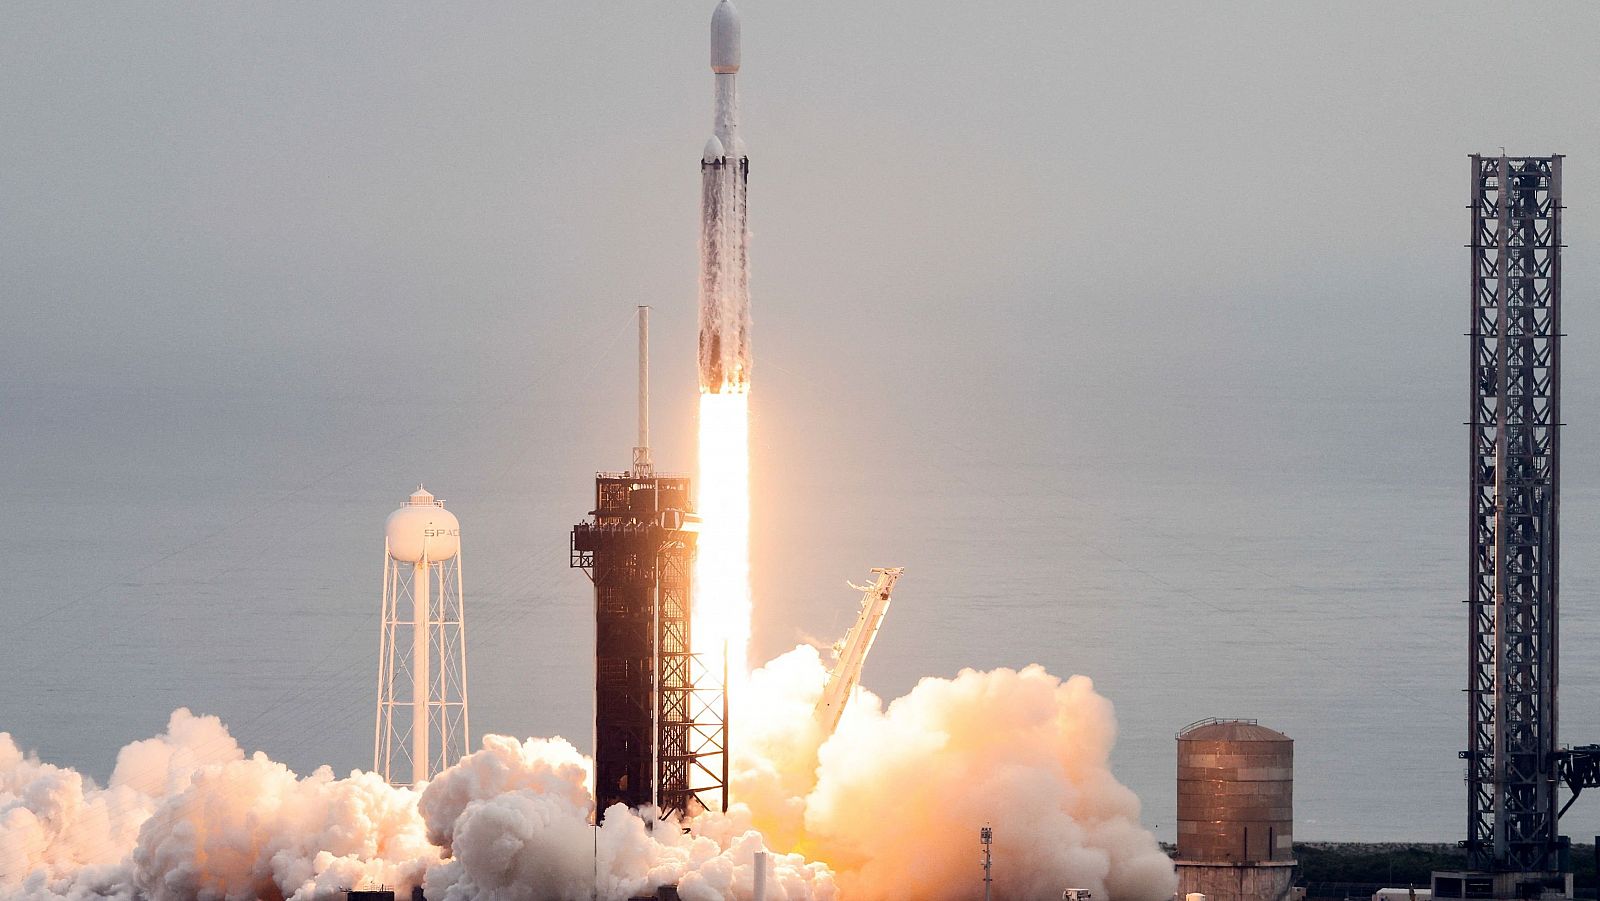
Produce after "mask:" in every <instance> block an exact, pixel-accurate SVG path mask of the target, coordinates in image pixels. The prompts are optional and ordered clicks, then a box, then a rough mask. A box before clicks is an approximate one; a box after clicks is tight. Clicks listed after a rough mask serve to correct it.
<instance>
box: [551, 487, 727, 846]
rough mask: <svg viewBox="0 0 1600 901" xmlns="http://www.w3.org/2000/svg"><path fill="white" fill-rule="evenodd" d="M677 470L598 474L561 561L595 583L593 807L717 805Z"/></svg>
mask: <svg viewBox="0 0 1600 901" xmlns="http://www.w3.org/2000/svg"><path fill="white" fill-rule="evenodd" d="M689 496H690V495H689V479H688V477H686V476H670V475H656V474H653V473H652V474H650V475H643V474H635V473H626V472H620V473H605V472H602V473H599V474H598V475H597V476H596V477H595V509H594V511H593V520H592V521H591V522H584V523H579V524H578V525H576V526H574V527H573V530H572V554H571V565H572V566H573V567H576V568H581V569H583V570H584V571H585V572H586V573H587V574H588V575H589V578H590V580H591V581H593V582H594V590H595V755H594V765H595V779H594V785H595V803H596V805H597V811H596V815H597V816H599V815H603V814H604V812H605V809H606V808H607V807H609V806H610V805H612V804H615V803H617V802H621V803H623V804H626V805H627V806H629V807H633V808H639V807H647V806H653V807H655V808H656V809H657V811H658V812H659V815H660V816H662V817H666V816H669V815H672V814H679V815H682V814H691V813H695V812H698V811H699V810H701V809H714V810H726V809H727V798H728V794H727V774H726V772H725V770H724V768H723V765H724V763H725V761H726V755H725V754H724V750H725V749H726V747H727V713H726V710H725V709H723V707H722V705H721V703H720V701H718V700H714V699H720V698H721V697H722V686H721V685H720V684H709V683H707V682H706V680H704V679H698V680H697V679H696V676H695V666H696V658H695V656H694V654H693V653H692V651H691V650H690V649H691V647H692V645H691V644H690V638H691V632H690V622H691V619H690V611H691V606H690V597H691V595H690V585H691V583H690V574H691V573H692V572H693V561H694V550H695V530H694V527H693V522H692V520H690V519H689V517H688V516H687V513H688V510H689V509H690V507H689V503H690V501H689Z"/></svg>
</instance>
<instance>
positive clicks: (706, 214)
mask: <svg viewBox="0 0 1600 901" xmlns="http://www.w3.org/2000/svg"><path fill="white" fill-rule="evenodd" d="M711 71H712V72H714V73H715V78H716V107H715V109H716V113H715V131H713V133H712V135H711V140H709V141H707V142H706V151H705V153H704V154H703V155H702V156H701V158H700V180H701V201H700V390H701V391H702V392H708V393H711V394H723V393H743V392H745V391H748V390H749V388H750V262H749V252H748V246H749V240H748V238H749V233H748V230H747V229H746V214H745V187H746V183H747V182H748V180H749V176H750V158H749V157H748V156H746V155H745V151H744V140H743V139H741V138H740V137H739V88H738V85H737V83H736V82H735V79H736V78H738V77H739V76H738V73H739V12H738V10H736V9H734V7H733V4H732V3H731V2H729V0H721V2H720V3H718V4H717V9H716V12H714V13H712V14H711Z"/></svg>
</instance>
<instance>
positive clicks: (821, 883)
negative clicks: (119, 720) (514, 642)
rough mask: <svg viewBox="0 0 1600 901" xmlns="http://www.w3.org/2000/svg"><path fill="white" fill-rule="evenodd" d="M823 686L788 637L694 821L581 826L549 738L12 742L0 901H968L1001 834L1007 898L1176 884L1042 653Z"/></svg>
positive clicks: (585, 802) (1099, 730) (197, 727)
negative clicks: (322, 746)
mask: <svg viewBox="0 0 1600 901" xmlns="http://www.w3.org/2000/svg"><path fill="white" fill-rule="evenodd" d="M826 681H827V669H826V667H825V666H823V664H822V661H821V659H820V658H819V657H818V655H817V652H816V651H815V650H814V649H812V648H810V647H807V646H802V647H799V648H796V649H795V650H793V651H791V652H790V653H788V654H785V655H783V656H782V657H779V658H777V659H776V660H773V661H772V662H770V663H768V664H767V665H766V666H764V667H762V668H761V669H758V670H756V671H755V672H753V673H751V674H750V675H749V681H748V685H747V687H746V692H747V695H748V697H747V704H746V706H747V708H748V711H747V712H746V713H745V714H744V715H743V718H742V719H741V721H740V723H741V735H743V736H744V737H743V739H742V740H741V741H740V742H739V744H738V745H737V746H736V748H735V751H734V757H733V761H732V763H733V768H732V769H733V781H734V784H735V787H736V788H737V790H738V795H739V797H740V798H741V799H743V800H741V801H738V802H735V804H734V805H733V807H732V808H731V809H730V810H729V811H728V812H727V813H726V814H723V813H717V812H711V813H705V814H702V815H700V816H699V817H696V818H694V819H693V820H691V821H690V822H689V823H688V824H687V825H688V831H687V832H681V831H679V830H677V829H672V828H661V827H660V826H658V827H657V828H655V829H649V828H647V826H646V824H645V821H644V820H643V819H642V818H641V817H640V816H639V815H638V814H637V813H635V812H633V811H630V810H628V809H626V808H625V807H623V806H622V805H620V804H618V805H614V806H613V807H612V808H611V809H609V810H607V811H605V812H604V814H603V818H602V820H601V823H600V825H599V827H598V829H597V828H596V827H593V826H591V825H590V824H589V822H588V816H589V797H590V795H589V788H590V787H589V785H588V773H589V771H590V761H589V760H588V758H586V757H585V756H584V755H582V754H581V753H579V752H578V751H577V749H575V748H574V747H573V746H572V745H571V744H569V743H567V742H566V741H564V740H562V739H560V738H554V739H548V740H547V739H528V740H527V741H518V740H516V739H513V738H509V737H506V736H500V735H489V736H485V737H484V739H483V746H482V748H481V749H480V750H478V751H476V752H474V753H472V754H469V755H467V756H466V757H464V758H462V759H461V760H460V761H458V762H457V763H456V764H455V765H454V766H452V767H450V768H449V769H446V770H445V771H444V772H442V773H440V774H439V775H438V776H436V777H435V778H434V779H433V781H432V782H430V783H428V785H427V786H426V788H425V789H424V790H423V791H421V792H420V793H419V792H417V791H414V790H412V789H411V788H408V787H393V786H390V785H388V784H387V783H385V782H384V781H383V779H382V778H380V777H379V776H376V775H374V774H372V773H366V772H361V771H355V772H352V773H350V775H348V776H347V777H345V778H342V779H336V778H334V775H333V773H332V771H331V770H330V769H329V768H327V767H321V768H319V769H317V770H316V771H315V772H313V773H311V774H310V775H306V776H302V775H298V774H296V773H294V772H293V771H291V770H290V769H289V768H288V767H286V766H284V765H283V764H280V763H276V762H274V761H272V760H270V759H269V758H268V757H267V756H266V755H265V754H262V753H260V752H257V753H255V754H252V755H248V756H247V755H246V753H245V751H244V750H243V749H242V748H240V746H239V745H238V743H237V742H236V741H234V739H233V737H232V736H231V735H230V734H229V733H228V731H227V729H226V728H225V727H224V726H223V725H222V723H221V722H220V721H218V720H217V719H216V718H215V717H200V716H194V715H192V714H190V713H189V712H188V711H187V710H179V711H177V712H175V713H174V714H173V715H172V718H171V721H170V722H169V723H168V725H167V729H166V731H165V732H164V733H162V734H160V735H158V736H156V737H154V738H150V739H145V740H143V741H136V742H133V743H132V744H130V745H128V746H127V747H125V748H123V749H122V751H121V752H120V753H119V754H118V755H117V761H116V768H115V769H114V770H113V771H112V774H111V779H110V782H109V783H108V784H107V785H105V786H100V785H97V784H96V783H95V782H94V781H93V780H92V779H89V778H88V777H86V776H84V775H82V774H80V773H77V772H74V771H73V770H70V769H66V768H63V767H57V766H53V765H51V764H49V763H43V762H41V761H39V760H38V759H37V758H35V757H33V756H31V755H28V754H25V753H23V752H22V751H21V749H20V748H19V747H18V746H17V744H16V742H15V741H14V740H13V739H12V737H11V736H10V735H8V734H6V733H0V898H4V899H7V901H13V899H23V901H91V899H101V901H103V899H115V901H339V899H341V898H342V893H341V892H340V888H341V887H362V886H367V887H371V886H375V885H378V884H387V885H389V886H391V887H394V888H396V889H397V890H398V891H397V895H398V897H402V898H404V897H409V895H410V892H411V889H412V887H413V886H421V887H423V889H424V891H425V892H426V895H427V897H428V898H429V899H430V901H590V899H598V901H626V899H628V898H633V897H637V896H639V895H642V894H649V893H652V892H654V891H655V889H656V888H657V887H659V886H661V885H665V884H668V883H675V884H677V885H678V886H679V892H680V894H681V896H682V897H683V898H684V901H748V899H750V898H751V897H752V896H753V892H754V880H755V875H754V874H755V869H754V858H755V853H756V852H757V851H760V850H763V849H769V850H772V851H776V852H779V853H776V854H773V855H771V866H772V870H771V871H770V872H769V878H768V880H767V898H768V899H769V901H890V899H900V898H917V899H924V901H959V899H968V898H971V897H973V895H974V893H975V892H976V891H979V890H980V888H979V886H978V883H977V879H978V877H979V873H978V871H977V869H976V867H975V866H974V864H975V862H976V859H977V854H976V853H975V841H976V838H977V825H978V824H981V823H985V822H987V823H990V824H992V825H993V826H994V828H995V855H996V859H997V860H1001V861H1004V862H1005V865H1004V868H1003V869H1002V870H1001V871H1000V872H999V873H998V874H997V879H996V883H995V897H996V898H997V899H998V901H1031V899H1039V898H1058V897H1060V895H1061V890H1062V889H1063V888H1066V887H1069V886H1070V887H1075V888H1085V889H1089V890H1090V891H1091V892H1093V893H1094V897H1095V898H1096V899H1109V901H1165V899H1168V898H1170V897H1171V895H1172V892H1173V890H1174V889H1175V888H1176V887H1177V879H1176V877H1175V876H1174V875H1173V870H1172V862H1171V861H1170V860H1169V859H1168V858H1167V856H1166V855H1165V854H1164V853H1163V852H1162V851H1161V849H1160V847H1159V846H1158V845H1157V844H1156V841H1155V838H1154V836H1152V835H1151V834H1150V833H1149V832H1147V831H1146V830H1145V829H1144V828H1143V827H1141V826H1140V825H1139V801H1138V799H1137V798H1136V797H1134V795H1133V793H1132V792H1131V791H1129V790H1128V789H1127V788H1126V787H1124V786H1123V785H1121V784H1120V783H1119V782H1118V781H1117V780H1116V778H1115V777H1114V776H1113V775H1112V773H1111V770H1110V763H1109V756H1110V751H1111V746H1112V743H1113V740H1114V738H1115V734H1116V724H1115V721H1114V719H1113V716H1112V710H1111V704H1110V702H1109V701H1107V700H1106V699H1105V698H1102V697H1101V696H1099V695H1098V694H1096V693H1095V691H1094V686H1093V685H1092V684H1091V683H1090V681H1089V680H1088V679H1086V678H1084V677H1082V676H1074V677H1072V678H1071V679H1068V680H1066V681H1064V682H1063V681H1062V680H1060V679H1057V678H1055V677H1054V676H1051V675H1050V674H1048V673H1046V672H1045V671H1044V670H1043V669H1042V668H1040V667H1037V666H1031V667H1026V668H1024V669H1022V670H1006V669H1001V670H994V671H992V672H975V671H971V670H967V671H963V672H962V673H960V674H959V675H957V676H956V677H955V678H954V679H935V678H928V679H924V680H922V682H921V683H919V684H918V685H917V686H916V687H915V688H914V689H912V691H911V692H910V693H909V694H907V695H906V696H904V697H902V698H899V699H897V700H895V701H893V702H892V703H890V704H888V705H887V706H885V705H884V704H882V703H881V702H880V701H879V700H878V698H876V697H875V696H873V695H872V694H870V693H868V692H865V691H862V692H860V693H859V694H858V695H857V696H856V698H855V699H854V700H853V701H852V702H851V704H850V706H848V707H847V708H846V709H845V714H844V718H843V719H842V720H841V721H840V723H839V727H838V729H837V730H836V731H835V732H834V733H833V735H832V736H831V737H824V736H823V735H822V730H821V729H820V727H819V726H818V725H817V723H816V721H815V719H814V718H813V717H812V715H811V714H812V710H813V708H814V707H815V705H816V702H817V699H818V698H819V697H820V696H821V694H822V689H823V686H824V684H825V683H826Z"/></svg>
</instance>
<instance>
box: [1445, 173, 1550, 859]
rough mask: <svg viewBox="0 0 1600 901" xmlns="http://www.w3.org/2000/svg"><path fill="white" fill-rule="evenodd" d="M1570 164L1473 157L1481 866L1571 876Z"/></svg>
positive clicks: (1473, 771)
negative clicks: (1563, 448)
mask: <svg viewBox="0 0 1600 901" xmlns="http://www.w3.org/2000/svg"><path fill="white" fill-rule="evenodd" d="M1561 209H1562V207H1561V157H1560V156H1549V157H1506V156H1498V157H1491V156H1477V155H1474V156H1473V157H1472V206H1471V213H1472V243H1471V244H1470V247H1471V250H1472V282H1471V284H1472V331H1471V333H1470V337H1471V361H1470V384H1471V387H1470V391H1471V398H1472V401H1471V422H1470V423H1469V425H1470V432H1469V439H1468V441H1469V449H1468V453H1469V462H1468V465H1469V478H1470V480H1471V486H1472V487H1471V496H1470V501H1469V504H1470V506H1469V510H1468V529H1469V532H1468V534H1469V546H1468V567H1469V583H1468V586H1469V587H1468V596H1467V604H1468V611H1469V612H1468V629H1469V643H1468V652H1467V654H1468V683H1467V697H1468V729H1467V750H1465V751H1463V752H1461V757H1462V758H1463V759H1464V760H1465V761H1466V763H1467V774H1466V781H1467V839H1466V841H1465V842H1464V845H1465V847H1466V850H1467V861H1468V864H1467V865H1468V867H1470V868H1472V869H1474V870H1480V871H1485V872H1491V873H1529V874H1534V873H1552V872H1559V870H1560V869H1561V849H1562V847H1563V844H1564V842H1563V840H1562V839H1561V837H1560V836H1559V835H1558V834H1557V832H1558V830H1557V819H1558V809H1557V804H1556V800H1557V799H1556V787H1557V784H1558V776H1557V761H1558V753H1557V751H1558V749H1557V743H1556V741H1557V740H1556V727H1557V715H1556V714H1557V710H1556V687H1557V667H1556V662H1557V661H1556V656H1557V620H1556V614H1557V588H1558V583H1557V571H1558V570H1557V563H1558V551H1559V541H1558V538H1559V532H1558V523H1559V513H1560V506H1559V505H1560V464H1559V461H1560V453H1559V451H1560V429H1559V426H1560V421H1561V419H1560V396H1561V391H1560V388H1561V381H1560V362H1561V356H1560V338H1561Z"/></svg>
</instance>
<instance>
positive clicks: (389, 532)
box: [383, 488, 461, 563]
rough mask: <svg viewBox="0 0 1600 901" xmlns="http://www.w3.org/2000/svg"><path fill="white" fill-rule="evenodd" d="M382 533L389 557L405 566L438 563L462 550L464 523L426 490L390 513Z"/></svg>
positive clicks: (419, 492)
mask: <svg viewBox="0 0 1600 901" xmlns="http://www.w3.org/2000/svg"><path fill="white" fill-rule="evenodd" d="M383 532H384V537H385V538H386V539H388V543H389V556H391V557H393V558H394V559H396V560H399V561H400V562H402V563H421V562H422V561H423V560H424V559H426V560H427V561H428V562H429V563H439V562H442V561H445V560H449V559H450V558H452V557H454V556H455V555H456V554H457V553H459V552H460V551H461V522H460V521H459V520H457V519H456V515H455V514H454V513H451V512H450V511H449V510H446V509H445V508H444V501H439V500H434V497H433V495H431V494H429V493H428V492H427V490H426V489H424V488H418V489H417V490H416V492H415V493H414V494H412V495H411V499H410V500H408V501H407V502H406V505H405V506H404V507H401V508H400V509H398V510H396V511H394V512H393V513H390V514H389V520H388V522H386V523H384V527H383Z"/></svg>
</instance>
